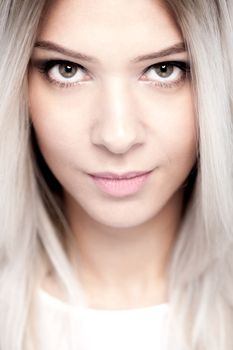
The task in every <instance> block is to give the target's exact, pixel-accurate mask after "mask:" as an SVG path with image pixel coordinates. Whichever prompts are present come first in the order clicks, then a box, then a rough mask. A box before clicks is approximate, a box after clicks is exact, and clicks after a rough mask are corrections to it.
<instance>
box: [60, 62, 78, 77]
mask: <svg viewBox="0 0 233 350" xmlns="http://www.w3.org/2000/svg"><path fill="white" fill-rule="evenodd" d="M58 67H59V73H60V74H61V75H62V76H63V77H64V78H72V77H73V76H74V75H75V74H76V73H77V70H78V67H77V65H71V64H68V63H60V64H59V66H58Z"/></svg>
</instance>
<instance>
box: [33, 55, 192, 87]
mask: <svg viewBox="0 0 233 350" xmlns="http://www.w3.org/2000/svg"><path fill="white" fill-rule="evenodd" d="M34 65H35V66H36V68H37V69H38V70H39V72H40V73H42V74H43V75H44V76H45V78H46V79H47V80H48V81H49V82H50V83H51V84H54V85H58V86H59V87H60V88H69V87H73V86H75V85H78V84H82V82H74V83H70V82H68V83H66V82H63V83H61V82H59V81H57V80H55V79H52V78H51V77H50V76H49V74H48V73H49V71H50V69H52V68H53V67H55V66H57V65H69V66H71V67H76V68H77V69H80V70H81V71H84V72H85V71H86V68H84V67H82V66H81V65H80V64H78V63H73V62H70V61H66V60H45V61H39V62H36V63H35V64H34ZM162 66H167V67H169V66H172V67H177V68H179V69H180V71H181V72H182V74H181V77H180V78H179V79H177V80H174V81H172V82H168V83H165V82H161V81H149V82H148V84H150V85H153V86H158V87H161V88H173V87H175V86H178V85H179V84H180V83H181V82H183V81H184V80H186V79H187V78H189V74H190V65H189V63H187V62H185V61H163V62H159V63H156V64H152V65H151V66H149V67H147V68H146V69H145V70H144V71H143V75H144V74H146V73H147V72H148V71H150V70H152V69H153V68H154V69H155V68H158V67H162ZM64 79H65V78H64ZM161 79H162V77H161Z"/></svg>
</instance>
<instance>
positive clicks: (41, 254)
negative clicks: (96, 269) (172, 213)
mask: <svg viewBox="0 0 233 350" xmlns="http://www.w3.org/2000/svg"><path fill="white" fill-rule="evenodd" d="M49 3H50V2H49V1H45V0H40V1H38V0H1V1H0V48H1V55H0V164H1V167H0V183H1V196H0V208H1V210H0V218H1V220H0V221H1V231H0V349H1V350H25V349H27V350H31V349H33V350H34V349H36V348H37V344H36V342H35V339H36V337H35V334H34V330H35V329H34V328H33V325H34V322H35V320H36V317H37V315H36V308H35V303H36V289H37V287H38V285H39V282H40V278H41V276H42V275H43V274H44V272H45V271H47V268H48V267H49V270H50V271H53V273H54V274H55V275H56V277H57V281H58V283H59V284H60V286H61V287H62V288H63V290H64V293H66V297H67V301H68V302H70V303H72V304H76V303H77V304H78V305H84V304H85V299H84V297H83V295H82V293H81V292H80V290H81V288H80V286H79V283H78V281H77V276H76V278H75V277H74V271H73V270H72V268H71V265H70V263H69V259H68V257H67V252H66V245H65V241H66V239H69V240H72V233H71V232H70V230H69V225H68V223H67V222H66V218H65V216H64V215H63V212H64V210H63V209H64V208H63V207H62V188H61V186H60V184H59V183H58V182H57V180H56V179H55V178H54V177H53V175H52V174H51V172H50V170H49V168H48V167H47V166H46V163H45V162H44V160H43V157H42V156H41V154H40V151H39V148H38V146H37V143H36V137H35V135H34V132H33V129H32V126H31V124H30V115H29V101H28V85H27V72H28V64H29V61H30V56H31V53H32V49H33V46H34V43H35V40H36V35H37V31H38V28H39V25H40V20H41V19H42V18H43V17H44V16H45V15H46V10H47V8H48V6H49ZM164 4H165V5H166V6H167V7H168V9H169V11H171V13H172V15H173V17H174V18H175V20H176V21H177V24H178V26H179V27H180V29H181V31H182V33H183V37H184V40H185V43H186V47H187V50H188V52H189V57H190V63H191V77H192V87H193V91H194V97H195V106H196V116H197V124H198V136H199V137H198V148H199V149H198V159H197V166H196V177H195V181H192V182H189V187H190V184H191V188H190V196H189V200H188V201H187V203H186V211H185V215H184V218H183V221H182V224H181V227H180V230H179V234H178V238H177V241H176V244H175V246H174V249H173V252H172V255H171V258H170V265H169V271H168V272H169V273H168V283H169V305H170V307H169V310H170V311H169V330H170V334H171V337H170V338H169V339H168V341H169V342H170V343H171V344H170V345H169V348H170V349H174V350H181V349H182V350H183V349H185V350H210V349H211V350H232V349H233V337H232V331H233V326H232V325H233V293H232V291H231V289H232V286H233V254H232V252H231V248H232V240H233V232H232V231H233V215H232V214H233V181H232V176H233V145H232V143H233V128H232V113H233V95H232V94H233V59H232V58H233V57H232V56H233V28H232V18H233V5H232V4H231V2H230V1H227V0H205V1H203V0H164ZM65 238H66V239H65ZM35 331H36V330H35ZM71 333H72V329H71ZM71 338H72V336H71ZM70 349H71V347H70Z"/></svg>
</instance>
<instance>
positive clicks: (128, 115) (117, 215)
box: [28, 0, 196, 308]
mask: <svg viewBox="0 0 233 350" xmlns="http://www.w3.org/2000/svg"><path fill="white" fill-rule="evenodd" d="M48 42H49V43H48ZM182 42H183V38H182V35H181V33H180V30H179V28H178V27H177V25H176V23H175V21H174V20H173V18H172V16H171V15H170V13H169V12H168V11H167V10H166V8H165V7H164V6H163V3H162V2H160V1H158V0H153V1H151V0H132V1H124V0H117V1H116V0H111V1H109V0H103V1H100V2H96V1H94V0H79V1H76V0H66V1H59V0H57V1H54V2H53V3H52V4H51V7H50V9H49V12H48V13H47V16H46V17H45V18H44V20H43V22H42V23H41V27H40V30H39V32H38V36H37V44H36V45H35V48H34V50H33V53H32V57H31V62H30V63H31V64H30V69H29V75H28V78H29V97H30V114H31V119H32V123H33V127H34V129H35V132H36V136H37V140H38V144H39V147H40V149H41V152H42V154H43V156H44V158H45V160H46V162H47V164H48V166H49V167H50V169H51V171H52V172H53V173H54V175H55V176H56V178H57V179H58V181H59V182H60V183H61V185H62V186H63V188H64V193H65V205H66V214H67V218H68V220H69V223H70V226H71V228H72V232H73V234H74V236H75V239H76V242H77V247H78V248H77V247H75V248H74V247H72V248H70V259H71V261H72V263H73V264H75V261H76V254H77V251H79V255H80V262H79V274H80V278H81V281H82V283H83V288H84V290H85V292H86V295H87V297H88V301H89V304H90V306H92V307H98V308H131V307H143V306H149V305H156V304H159V303H163V302H167V298H168V296H167V281H166V270H167V264H168V259H169V256H170V254H171V250H172V247H173V245H174V242H175V238H176V235H177V232H178V228H179V224H180V220H181V219H182V217H181V210H182V205H183V189H182V184H183V183H184V181H185V180H186V178H187V176H188V174H189V172H190V171H191V169H192V167H193V165H194V162H195V159H196V126H195V110H194V103H193V96H192V89H191V81H190V75H189V73H188V72H187V73H186V72H185V71H184V69H182V68H180V66H176V65H171V64H170V65H169V64H167V66H166V65H165V66H164V64H161V63H164V62H167V61H169V62H170V61H176V62H186V63H187V64H188V63H189V61H188V60H189V57H188V54H187V52H186V51H185V50H184V49H182V45H180V43H182ZM51 43H52V44H51ZM54 45H56V46H54ZM57 46H59V48H58V47H57ZM169 47H173V49H171V50H168V51H166V52H163V55H162V54H161V53H159V54H157V55H155V54H154V53H156V52H157V53H158V52H159V51H163V50H165V49H167V48H169ZM64 49H67V50H70V52H69V53H65V52H64ZM71 51H72V52H71ZM74 52H75V53H76V54H75V55H74ZM145 55H146V56H149V57H141V59H139V58H138V57H139V56H145ZM89 56H91V58H90V57H89ZM51 60H58V61H62V62H55V63H54V64H51V63H49V64H45V63H44V61H51ZM159 64H160V65H159ZM46 66H47V70H46ZM182 67H183V66H182ZM148 170H152V173H151V174H150V176H149V177H148V178H147V179H146V181H145V182H144V183H143V186H141V187H140V188H139V189H138V190H137V191H136V192H135V193H133V194H129V195H123V196H120V197H117V196H114V195H111V194H109V193H106V192H104V191H102V190H101V189H100V188H99V187H98V186H97V185H96V183H95V181H93V178H92V177H91V176H90V175H89V174H94V173H99V172H113V173H116V174H124V173H127V172H131V171H148ZM50 291H51V292H52V289H51V288H50Z"/></svg>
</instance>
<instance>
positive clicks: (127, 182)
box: [89, 170, 152, 197]
mask: <svg viewBox="0 0 233 350" xmlns="http://www.w3.org/2000/svg"><path fill="white" fill-rule="evenodd" d="M151 173H152V170H150V171H146V172H135V171H134V172H128V173H125V174H115V173H109V172H108V173H106V172H105V173H96V174H89V176H90V177H91V178H92V180H93V181H94V183H95V185H96V186H97V187H98V188H99V189H100V190H101V191H103V192H105V193H107V194H109V195H111V196H114V197H124V196H127V195H132V194H135V193H137V192H138V191H139V190H140V189H141V188H142V187H143V185H144V183H145V182H146V180H147V179H148V177H149V176H150V174H151Z"/></svg>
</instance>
